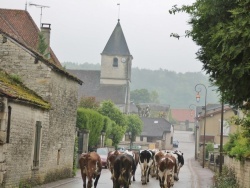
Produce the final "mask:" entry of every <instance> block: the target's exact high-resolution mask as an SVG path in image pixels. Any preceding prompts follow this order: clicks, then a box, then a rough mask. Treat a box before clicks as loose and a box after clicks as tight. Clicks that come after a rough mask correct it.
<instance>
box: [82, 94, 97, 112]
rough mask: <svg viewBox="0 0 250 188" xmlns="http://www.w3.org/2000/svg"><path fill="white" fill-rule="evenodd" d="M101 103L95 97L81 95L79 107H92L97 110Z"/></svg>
mask: <svg viewBox="0 0 250 188" xmlns="http://www.w3.org/2000/svg"><path fill="white" fill-rule="evenodd" d="M99 106H100V103H99V102H97V101H96V98H95V97H84V96H83V97H81V99H80V102H79V105H78V107H82V108H90V109H94V110H97V109H98V107H99Z"/></svg>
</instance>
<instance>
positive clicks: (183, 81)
mask: <svg viewBox="0 0 250 188" xmlns="http://www.w3.org/2000/svg"><path fill="white" fill-rule="evenodd" d="M62 65H63V66H64V67H65V68H66V69H84V70H100V64H89V63H84V64H77V63H71V62H64V63H62ZM198 83H202V84H204V85H206V86H207V103H208V104H209V103H218V97H217V94H216V93H215V92H214V91H213V90H214V89H215V87H210V85H211V84H209V81H208V77H207V76H206V75H204V74H202V73H201V72H187V73H176V72H174V71H168V70H163V69H159V70H149V69H139V68H132V82H131V91H133V90H135V89H147V90H149V91H157V93H158V94H159V99H160V103H162V104H170V106H171V108H186V109H187V108H188V107H189V105H190V104H197V103H196V99H195V96H196V92H195V85H196V84H198ZM201 89H202V91H201V103H200V104H197V105H204V97H205V90H204V87H201Z"/></svg>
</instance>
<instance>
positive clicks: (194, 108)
mask: <svg viewBox="0 0 250 188" xmlns="http://www.w3.org/2000/svg"><path fill="white" fill-rule="evenodd" d="M196 107H197V106H196V105H195V104H190V105H189V109H190V110H191V111H192V110H194V114H195V115H194V120H195V123H194V128H195V129H194V136H195V139H194V143H195V146H194V150H195V151H194V158H195V160H196V159H197V129H198V126H197V123H196ZM190 115H191V116H192V115H193V114H190Z"/></svg>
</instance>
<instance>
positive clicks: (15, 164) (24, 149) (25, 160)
mask: <svg viewBox="0 0 250 188" xmlns="http://www.w3.org/2000/svg"><path fill="white" fill-rule="evenodd" d="M8 106H10V107H11V123H10V130H11V131H10V142H9V143H7V144H3V145H0V151H1V154H2V158H1V161H0V163H1V165H4V166H5V168H1V169H0V171H1V173H3V174H4V176H5V178H4V182H5V186H4V187H5V188H7V187H13V186H15V187H18V184H19V182H20V181H21V180H23V179H29V178H31V177H32V176H33V175H34V171H36V170H34V169H33V156H34V141H35V130H36V121H41V124H42V132H41V133H42V134H41V140H45V139H46V138H47V136H48V135H49V113H48V111H43V110H41V109H39V108H33V107H31V106H26V105H24V104H18V103H13V102H8V104H7V108H8ZM6 123H7V122H6ZM4 127H7V125H5V126H4ZM41 146H42V147H41V155H40V162H41V164H44V163H46V161H45V157H44V152H42V151H43V150H46V148H44V143H43V142H42V143H41ZM41 170H43V171H46V169H43V167H41Z"/></svg>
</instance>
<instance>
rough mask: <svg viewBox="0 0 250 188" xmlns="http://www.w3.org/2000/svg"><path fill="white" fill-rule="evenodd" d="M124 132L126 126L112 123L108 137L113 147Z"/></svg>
mask: <svg viewBox="0 0 250 188" xmlns="http://www.w3.org/2000/svg"><path fill="white" fill-rule="evenodd" d="M125 132H126V127H122V126H119V125H117V124H116V123H113V124H112V132H111V134H110V138H111V139H112V145H113V146H115V149H117V146H118V144H119V142H120V141H121V140H122V137H123V135H124V134H125Z"/></svg>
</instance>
